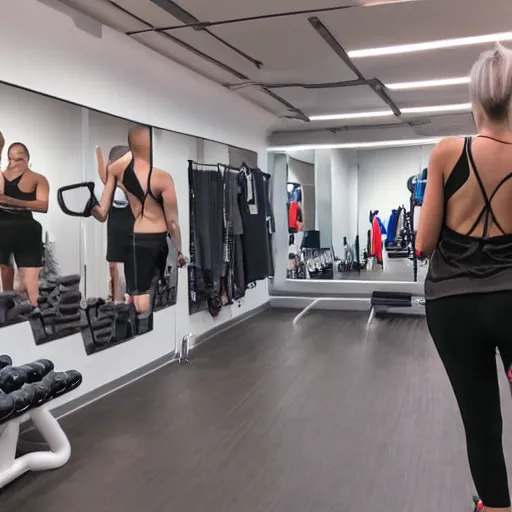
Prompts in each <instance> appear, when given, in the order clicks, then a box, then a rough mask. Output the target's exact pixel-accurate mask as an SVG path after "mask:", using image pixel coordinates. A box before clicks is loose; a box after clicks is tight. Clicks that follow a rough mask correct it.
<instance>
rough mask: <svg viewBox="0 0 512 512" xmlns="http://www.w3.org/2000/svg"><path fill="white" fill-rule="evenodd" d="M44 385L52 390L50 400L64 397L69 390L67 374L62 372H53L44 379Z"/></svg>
mask: <svg viewBox="0 0 512 512" xmlns="http://www.w3.org/2000/svg"><path fill="white" fill-rule="evenodd" d="M43 384H45V385H46V386H48V388H49V389H50V394H49V395H48V398H55V397H57V396H59V395H62V393H64V392H65V391H66V388H67V378H66V374H65V373H62V372H51V373H49V374H48V375H46V377H45V378H44V379H43Z"/></svg>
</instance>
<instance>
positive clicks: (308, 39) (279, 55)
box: [176, 16, 356, 82]
mask: <svg viewBox="0 0 512 512" xmlns="http://www.w3.org/2000/svg"><path fill="white" fill-rule="evenodd" d="M262 23H263V24H262V25H259V23H256V24H254V25H248V24H246V23H239V24H235V25H223V26H220V27H213V28H212V32H214V33H216V34H217V35H218V36H220V37H222V38H223V39H225V40H227V41H228V42H229V43H231V44H233V45H235V46H236V47H238V48H240V49H241V50H242V51H244V52H245V53H248V54H249V55H251V56H252V57H254V58H255V59H258V60H260V61H261V62H263V68H262V69H261V70H260V71H257V70H255V71H254V72H251V78H253V79H254V77H258V80H261V81H268V82H282V81H287V82H289V81H299V82H317V81H332V82H334V81H341V80H352V79H354V78H356V76H355V75H354V73H352V71H350V70H349V69H348V68H347V67H346V66H345V64H344V63H343V62H342V61H341V60H340V58H339V57H338V56H337V55H336V54H335V53H334V52H333V51H331V50H330V49H329V48H328V47H327V45H326V44H325V42H324V40H323V39H322V38H321V37H320V36H319V35H318V34H317V33H316V32H315V31H314V29H313V28H312V27H311V25H310V23H309V22H308V20H307V18H306V17H305V16H295V17H293V18H288V19H287V20H286V22H284V21H283V20H282V19H271V20H265V21H264V22H262ZM186 30H190V29H186ZM176 32H179V31H176Z"/></svg>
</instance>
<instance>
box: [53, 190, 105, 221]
mask: <svg viewBox="0 0 512 512" xmlns="http://www.w3.org/2000/svg"><path fill="white" fill-rule="evenodd" d="M79 188H86V189H88V191H89V197H88V198H87V199H86V200H85V203H83V204H81V205H80V204H79V205H77V204H75V205H73V206H75V207H78V208H80V209H79V210H71V209H70V208H69V207H68V206H67V204H66V201H65V200H64V195H67V194H66V192H69V191H71V190H76V189H79ZM69 197H70V198H73V199H75V200H76V197H77V195H76V194H70V195H69ZM57 202H58V203H59V206H60V209H61V210H62V211H63V212H64V213H65V214H66V215H70V216H72V217H90V216H91V215H92V209H93V208H94V207H95V206H98V205H99V204H100V203H99V201H98V199H97V198H96V196H95V195H94V183H93V182H92V181H88V182H84V183H75V184H73V185H67V186H66V187H61V188H59V189H58V190H57Z"/></svg>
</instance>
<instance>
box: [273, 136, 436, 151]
mask: <svg viewBox="0 0 512 512" xmlns="http://www.w3.org/2000/svg"><path fill="white" fill-rule="evenodd" d="M440 140H441V139H440V138H435V139H401V140H383V141H375V142H350V143H348V142H347V143H341V144H306V145H296V146H274V147H270V148H267V151H268V152H269V153H285V152H287V151H305V150H311V149H373V148H387V147H397V146H418V145H422V144H437V143H438V142H439V141H440Z"/></svg>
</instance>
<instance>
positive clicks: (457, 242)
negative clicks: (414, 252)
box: [425, 136, 512, 300]
mask: <svg viewBox="0 0 512 512" xmlns="http://www.w3.org/2000/svg"><path fill="white" fill-rule="evenodd" d="M481 137H482V136H481ZM485 138H489V139H490V138H491V137H485ZM492 140H495V141H496V142H500V143H503V144H509V143H507V142H503V141H500V140H497V139H492ZM470 163H471V167H470V165H469V164H470ZM511 168H512V161H511ZM470 169H472V170H473V172H474V174H475V178H476V180H477V182H478V185H479V187H480V190H481V192H482V196H483V198H484V207H483V208H482V211H481V212H480V215H479V216H478V217H477V219H476V221H475V223H474V224H473V226H472V228H471V229H470V230H469V231H468V232H467V233H466V234H461V233H458V232H456V231H454V230H453V229H450V228H449V227H448V226H447V225H446V207H447V203H448V200H449V199H450V198H451V197H452V196H453V194H455V192H457V190H459V189H460V188H461V187H462V186H463V185H464V183H465V182H466V181H467V180H468V178H469V175H470V172H471V170H470ZM511 178H512V172H511V173H509V174H507V175H506V176H505V177H504V178H503V179H502V180H501V181H500V182H499V184H498V185H497V186H496V188H495V189H494V191H493V192H492V194H491V195H490V196H489V195H487V192H486V191H485V187H484V185H483V182H482V179H481V177H480V174H479V173H478V169H477V167H476V165H475V161H474V159H473V154H472V152H471V138H466V139H465V141H464V150H463V152H462V154H461V157H460V158H459V161H458V162H457V164H456V165H455V167H454V169H453V172H452V174H451V175H450V177H449V178H448V180H447V181H446V184H445V188H444V211H445V215H444V219H443V227H442V230H441V235H440V237H439V241H438V244H437V247H436V249H435V251H434V252H433V254H432V257H431V259H430V266H429V270H428V274H427V277H426V279H425V298H426V299H430V300H432V299H438V298H441V297H448V296H452V295H462V294H470V293H471V294H472V293H490V292H498V291H505V290H512V234H507V233H505V231H504V230H503V229H502V227H501V226H500V223H499V220H498V219H497V218H496V215H495V213H494V211H493V209H492V200H493V199H494V197H495V196H496V193H497V192H498V190H499V189H500V188H501V187H502V186H503V185H504V184H505V183H506V182H507V181H508V180H510V179H511ZM482 220H483V224H484V225H483V233H482V236H481V237H476V236H472V234H473V232H474V231H475V229H476V228H477V227H478V225H479V224H480V223H481V222H482ZM491 221H492V222H493V223H494V225H496V227H497V228H498V229H499V230H500V231H501V232H502V233H503V234H502V235H498V236H492V237H489V236H488V233H489V226H490V223H491Z"/></svg>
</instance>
